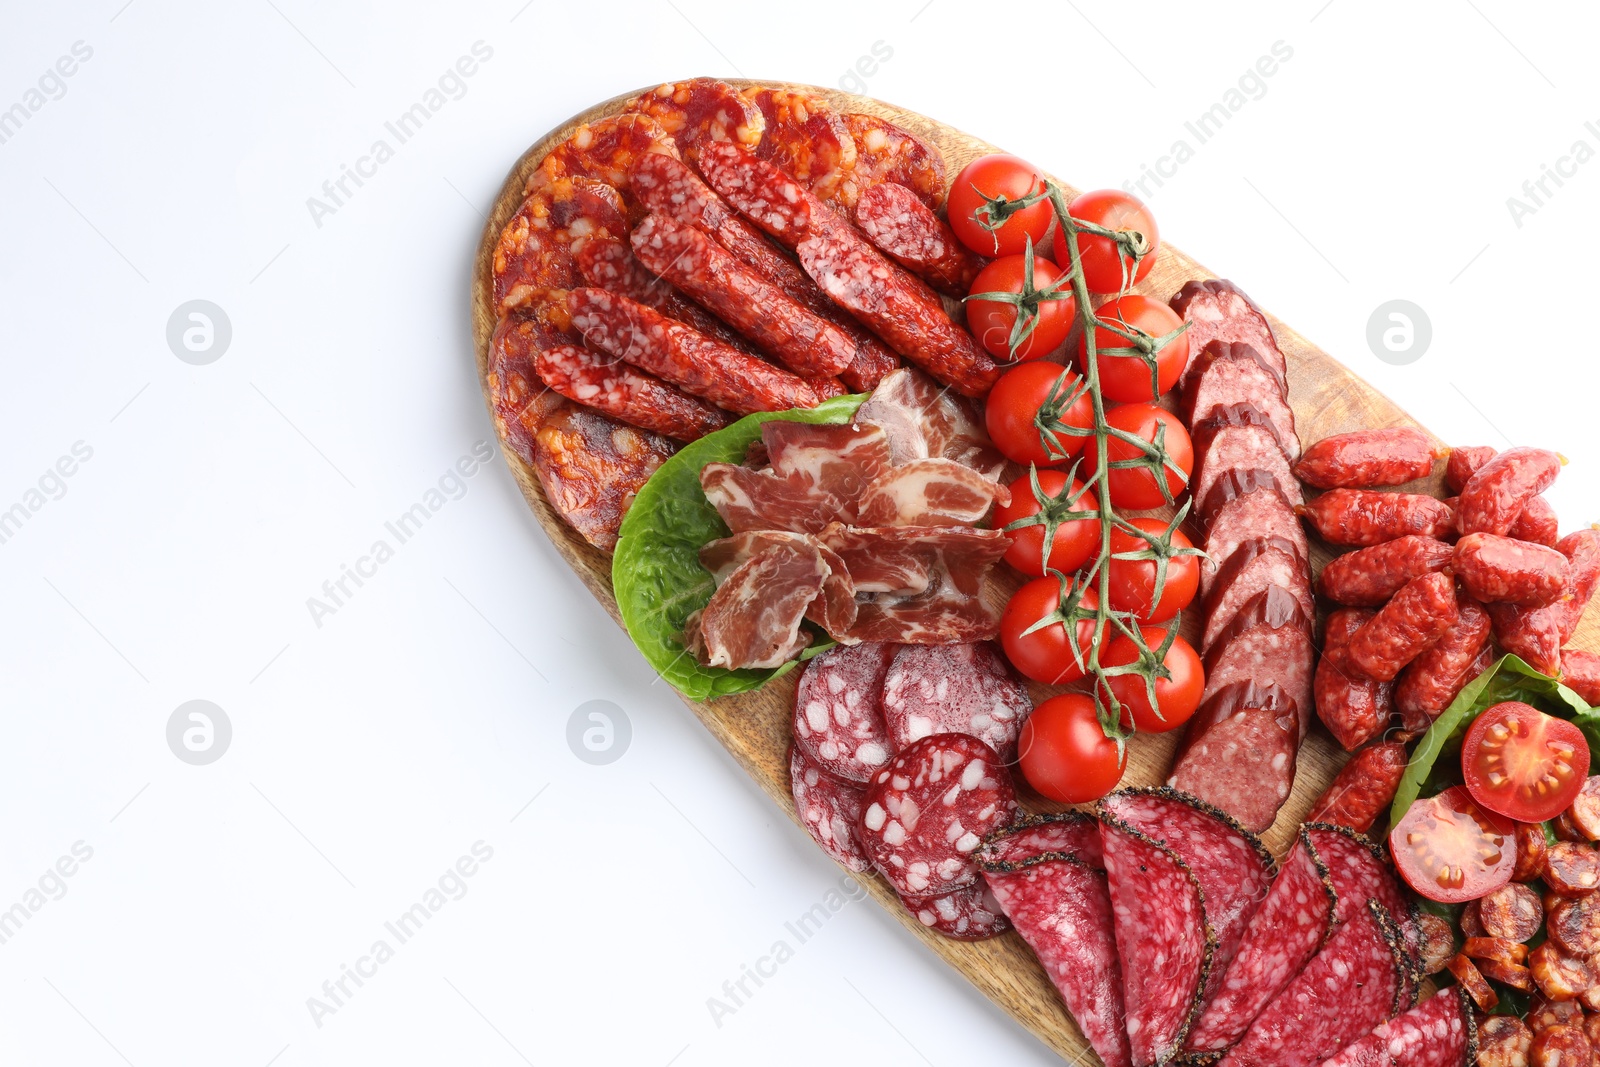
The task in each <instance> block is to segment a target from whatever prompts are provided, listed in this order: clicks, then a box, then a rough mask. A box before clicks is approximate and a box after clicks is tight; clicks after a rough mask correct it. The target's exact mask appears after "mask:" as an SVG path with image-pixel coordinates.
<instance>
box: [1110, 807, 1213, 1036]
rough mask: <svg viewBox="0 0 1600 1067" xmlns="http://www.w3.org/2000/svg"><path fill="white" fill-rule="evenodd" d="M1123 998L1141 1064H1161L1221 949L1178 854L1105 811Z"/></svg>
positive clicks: (1182, 1032)
mask: <svg viewBox="0 0 1600 1067" xmlns="http://www.w3.org/2000/svg"><path fill="white" fill-rule="evenodd" d="M1100 837H1101V842H1102V844H1103V846H1104V848H1105V859H1106V887H1107V889H1108V891H1109V892H1110V894H1111V915H1112V926H1113V929H1114V930H1115V933H1116V940H1117V958H1118V959H1119V960H1120V961H1121V964H1122V999H1123V1006H1124V1008H1125V1009H1126V1011H1127V1016H1128V1043H1129V1045H1130V1048H1131V1051H1132V1054H1133V1063H1134V1064H1135V1067H1159V1065H1161V1064H1165V1063H1168V1062H1169V1061H1171V1060H1172V1059H1173V1058H1174V1057H1175V1056H1177V1055H1178V1053H1179V1051H1180V1050H1181V1049H1182V1048H1183V1043H1184V1038H1185V1037H1187V1036H1188V1033H1189V1028H1190V1026H1191V1025H1192V1024H1193V1022H1194V1019H1195V1016H1196V1014H1197V1013H1198V1011H1199V1008H1200V998H1201V996H1202V993H1203V991H1204V989H1205V987H1206V981H1207V978H1208V976H1209V973H1210V969H1211V956H1212V953H1213V952H1214V951H1215V950H1216V944H1217V939H1216V934H1215V933H1214V932H1213V931H1212V929H1211V924H1210V923H1209V922H1207V920H1206V910H1205V904H1204V899H1203V896H1202V892H1201V889H1200V881H1199V879H1197V878H1196V877H1195V875H1194V872H1193V871H1191V870H1190V869H1189V865H1188V864H1186V863H1185V862H1184V861H1183V860H1182V858H1180V857H1179V856H1178V855H1177V853H1175V852H1173V851H1172V850H1171V849H1169V848H1167V847H1166V846H1165V845H1161V844H1158V843H1156V842H1155V841H1153V840H1152V839H1151V838H1150V837H1149V836H1148V835H1147V834H1145V833H1144V832H1143V831H1141V830H1138V829H1136V828H1135V827H1132V826H1129V825H1128V824H1127V823H1123V822H1120V821H1118V820H1117V819H1116V818H1115V817H1113V816H1111V815H1109V814H1106V813H1103V812H1102V813H1101V816H1100Z"/></svg>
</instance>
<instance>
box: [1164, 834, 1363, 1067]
mask: <svg viewBox="0 0 1600 1067" xmlns="http://www.w3.org/2000/svg"><path fill="white" fill-rule="evenodd" d="M1338 899H1339V898H1338V893H1337V891H1336V890H1335V889H1334V888H1333V882H1332V881H1331V880H1330V879H1329V877H1328V869H1327V866H1326V865H1325V864H1324V863H1323V861H1322V858H1321V857H1320V856H1318V855H1317V852H1316V849H1314V848H1312V847H1311V845H1310V843H1309V841H1308V840H1307V837H1306V831H1305V829H1304V828H1302V829H1301V830H1300V833H1299V836H1298V838H1297V840H1296V841H1295V846H1294V848H1293V849H1291V850H1290V852H1289V855H1288V856H1287V857H1286V858H1285V859H1284V861H1283V868H1282V870H1280V871H1279V872H1278V877H1277V878H1276V879H1274V880H1273V883H1272V889H1271V891H1270V892H1268V894H1267V899H1266V900H1264V901H1262V903H1261V906H1260V907H1259V908H1257V909H1256V912H1255V914H1254V915H1253V916H1251V918H1250V925H1249V927H1248V928H1247V929H1246V931H1245V934H1244V940H1243V942H1242V943H1241V944H1240V946H1239V951H1238V953H1237V954H1236V955H1235V956H1234V957H1233V962H1232V963H1230V964H1229V965H1228V969H1227V972H1226V973H1225V974H1224V975H1223V979H1222V982H1221V985H1220V986H1219V987H1218V989H1217V991H1216V995H1215V996H1214V997H1213V998H1212V1000H1211V1002H1210V1003H1209V1004H1207V1005H1206V1007H1205V1010H1204V1011H1203V1012H1202V1013H1201V1016H1200V1021H1199V1022H1197V1023H1196V1024H1195V1027H1194V1031H1193V1033H1191V1034H1190V1036H1189V1041H1188V1043H1187V1045H1186V1047H1187V1048H1188V1049H1189V1050H1190V1051H1193V1052H1199V1053H1206V1052H1221V1051H1222V1050H1223V1049H1226V1048H1227V1047H1228V1046H1230V1045H1232V1044H1233V1043H1234V1042H1236V1041H1238V1040H1239V1038H1241V1037H1243V1036H1244V1032H1245V1031H1246V1030H1247V1029H1249V1027H1250V1023H1251V1022H1252V1021H1254V1019H1255V1017H1256V1016H1257V1015H1259V1014H1260V1013H1261V1009H1262V1008H1264V1007H1266V1006H1267V1004H1268V1003H1269V1002H1270V1001H1271V1000H1272V999H1273V998H1274V997H1275V996H1277V995H1278V993H1279V992H1280V991H1282V989H1283V988H1284V987H1285V986H1286V985H1288V984H1289V982H1290V981H1291V980H1293V978H1294V976H1295V975H1297V974H1299V973H1300V968H1302V967H1304V966H1305V964H1306V961H1307V960H1309V959H1311V957H1312V956H1314V955H1315V954H1316V952H1317V950H1318V949H1320V948H1321V947H1322V945H1323V943H1324V942H1325V941H1327V939H1328V938H1329V937H1330V936H1332V934H1333V931H1334V928H1335V924H1334V909H1335V906H1336V904H1337V902H1338Z"/></svg>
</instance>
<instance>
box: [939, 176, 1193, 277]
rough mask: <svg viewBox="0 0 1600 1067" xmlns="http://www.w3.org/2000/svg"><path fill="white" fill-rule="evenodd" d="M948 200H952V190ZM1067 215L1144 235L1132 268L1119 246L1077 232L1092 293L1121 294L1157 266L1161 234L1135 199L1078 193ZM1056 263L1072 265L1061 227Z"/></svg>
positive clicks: (1105, 192) (1111, 192) (1114, 192)
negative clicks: (1143, 249) (1143, 250)
mask: <svg viewBox="0 0 1600 1067" xmlns="http://www.w3.org/2000/svg"><path fill="white" fill-rule="evenodd" d="M950 195H951V197H952V198H954V197H955V193H954V191H952V192H951V194H950ZM1067 214H1069V215H1071V216H1072V217H1073V218H1075V219H1078V220H1079V221H1081V222H1092V223H1094V224H1095V225H1096V226H1103V227H1105V228H1106V229H1108V230H1117V231H1119V232H1137V233H1140V234H1143V235H1144V240H1145V244H1146V246H1147V247H1148V248H1149V251H1148V252H1146V253H1145V254H1144V255H1143V256H1141V257H1140V258H1139V263H1138V266H1137V267H1135V266H1134V263H1133V261H1132V259H1129V258H1124V255H1123V253H1122V251H1121V248H1120V246H1119V245H1118V244H1117V242H1116V241H1113V240H1112V239H1111V238H1109V237H1100V236H1097V235H1095V234H1087V233H1080V234H1079V235H1078V254H1079V258H1080V259H1081V260H1082V263H1083V281H1084V284H1085V285H1087V286H1088V287H1089V291H1090V292H1091V293H1120V292H1122V291H1123V290H1124V289H1125V288H1129V287H1131V286H1132V285H1133V283H1134V282H1137V281H1141V280H1143V278H1144V276H1145V275H1147V274H1149V273H1150V268H1151V267H1154V266H1155V265H1156V252H1157V251H1159V250H1160V248H1161V231H1160V230H1158V229H1156V218H1155V216H1154V215H1152V214H1150V209H1149V208H1147V207H1145V206H1144V203H1143V202H1142V201H1140V200H1139V199H1138V198H1137V197H1135V196H1132V195H1131V194H1129V193H1125V192H1123V191H1122V190H1120V189H1096V190H1094V191H1093V192H1088V193H1080V194H1079V195H1078V198H1077V199H1076V200H1074V201H1072V203H1070V204H1068V205H1067ZM1053 247H1054V249H1055V261H1056V262H1057V263H1058V264H1060V266H1061V269H1062V270H1066V269H1067V267H1068V266H1069V265H1070V264H1071V262H1072V258H1071V256H1070V255H1069V253H1068V248H1067V240H1066V235H1065V234H1063V233H1062V232H1061V227H1059V226H1057V227H1056V230H1055V239H1054V242H1053Z"/></svg>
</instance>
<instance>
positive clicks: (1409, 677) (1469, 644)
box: [1394, 595, 1492, 734]
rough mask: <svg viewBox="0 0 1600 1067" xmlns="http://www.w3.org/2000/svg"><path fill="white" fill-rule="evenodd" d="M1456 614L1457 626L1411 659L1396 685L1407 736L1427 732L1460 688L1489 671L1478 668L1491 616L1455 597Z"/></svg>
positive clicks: (1488, 636)
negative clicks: (1457, 617)
mask: <svg viewBox="0 0 1600 1067" xmlns="http://www.w3.org/2000/svg"><path fill="white" fill-rule="evenodd" d="M1456 611H1457V612H1458V614H1459V620H1458V621H1457V623H1456V625H1455V626H1453V627H1452V628H1451V629H1450V630H1449V632H1447V633H1446V634H1445V635H1444V636H1443V637H1441V638H1439V640H1438V641H1436V642H1434V643H1433V645H1432V646H1431V647H1429V648H1428V649H1427V650H1426V651H1424V652H1423V653H1422V654H1421V655H1420V656H1418V657H1417V658H1416V659H1414V660H1412V661H1411V663H1410V664H1409V665H1407V667H1406V669H1405V671H1404V672H1403V673H1402V674H1401V675H1400V680H1399V682H1398V683H1397V684H1396V685H1395V690H1394V704H1395V708H1396V709H1397V710H1398V711H1399V712H1400V721H1401V724H1402V727H1403V728H1404V729H1405V730H1406V732H1407V733H1413V734H1420V733H1422V732H1424V731H1425V730H1427V728H1428V727H1429V726H1431V725H1433V720H1435V719H1437V718H1438V717H1439V715H1440V714H1441V713H1442V712H1443V711H1444V709H1445V708H1447V707H1449V706H1450V702H1451V701H1453V700H1455V698H1456V694H1457V693H1459V692H1461V687H1462V686H1464V685H1466V684H1467V683H1468V682H1469V681H1471V680H1472V679H1473V678H1475V677H1477V676H1478V675H1479V674H1481V673H1483V670H1484V669H1486V668H1479V667H1478V666H1477V665H1478V662H1479V659H1480V657H1481V656H1482V654H1483V652H1484V650H1485V649H1486V648H1488V647H1489V638H1490V636H1491V633H1490V631H1491V629H1492V627H1491V626H1490V623H1489V613H1488V612H1486V611H1484V610H1483V608H1481V607H1479V606H1478V605H1477V604H1476V603H1474V602H1473V601H1472V600H1471V598H1469V597H1467V596H1463V595H1458V596H1457V597H1456ZM1475 668H1476V669H1475Z"/></svg>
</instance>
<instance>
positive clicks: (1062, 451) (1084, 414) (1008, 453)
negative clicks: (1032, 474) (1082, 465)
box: [983, 362, 1094, 467]
mask: <svg viewBox="0 0 1600 1067" xmlns="http://www.w3.org/2000/svg"><path fill="white" fill-rule="evenodd" d="M1081 381H1083V379H1082V378H1080V377H1079V376H1078V373H1077V372H1076V371H1074V370H1070V369H1068V368H1066V367H1062V366H1058V365H1057V364H1054V363H1038V362H1035V363H1024V364H1022V365H1021V366H1019V367H1013V368H1011V369H1010V370H1008V371H1006V372H1005V373H1004V374H1002V375H1001V376H1000V380H999V381H998V382H995V384H994V388H993V389H991V390H989V398H988V399H987V400H986V401H984V409H983V417H984V422H985V423H986V424H987V425H988V427H989V437H990V438H991V439H992V440H993V441H994V445H995V447H996V448H998V449H999V450H1000V452H1001V454H1002V455H1004V456H1005V457H1006V458H1007V459H1009V460H1010V461H1011V462H1013V463H1021V464H1023V465H1027V464H1029V463H1033V464H1036V465H1038V466H1040V467H1049V466H1054V465H1056V464H1059V463H1065V462H1067V461H1068V460H1070V459H1071V458H1072V457H1073V456H1076V455H1077V454H1078V453H1079V452H1081V451H1083V443H1084V442H1085V441H1087V440H1088V438H1087V437H1081V436H1075V435H1072V434H1068V433H1065V432H1063V431H1062V430H1060V429H1052V430H1051V432H1050V436H1051V438H1052V440H1053V441H1054V442H1055V448H1056V452H1057V454H1056V455H1051V454H1050V451H1049V450H1048V449H1046V448H1045V446H1044V441H1043V440H1042V439H1041V431H1040V429H1039V425H1038V422H1036V421H1035V420H1036V419H1038V418H1039V416H1040V412H1041V410H1043V411H1044V421H1045V422H1046V423H1047V424H1048V425H1050V426H1052V427H1061V426H1076V427H1078V428H1079V429H1084V430H1087V429H1090V428H1092V427H1093V426H1094V401H1093V400H1092V399H1090V397H1089V393H1088V391H1087V390H1085V391H1084V392H1083V394H1082V395H1081V396H1079V397H1078V398H1077V399H1076V400H1074V401H1073V402H1072V403H1071V404H1070V405H1068V406H1066V407H1065V408H1062V407H1061V402H1062V401H1064V400H1066V399H1067V398H1068V397H1070V396H1072V394H1073V393H1074V392H1075V391H1077V389H1078V384H1079V383H1080V382H1081Z"/></svg>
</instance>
